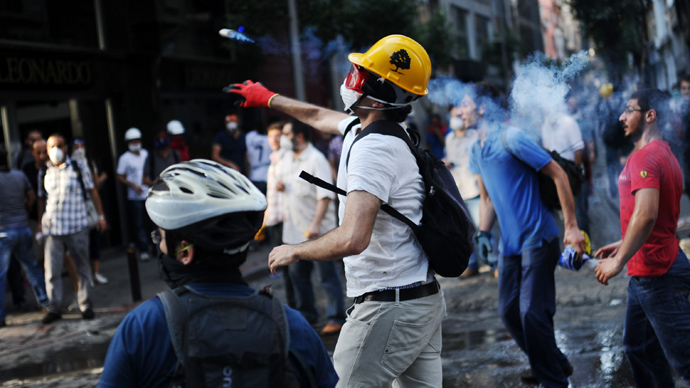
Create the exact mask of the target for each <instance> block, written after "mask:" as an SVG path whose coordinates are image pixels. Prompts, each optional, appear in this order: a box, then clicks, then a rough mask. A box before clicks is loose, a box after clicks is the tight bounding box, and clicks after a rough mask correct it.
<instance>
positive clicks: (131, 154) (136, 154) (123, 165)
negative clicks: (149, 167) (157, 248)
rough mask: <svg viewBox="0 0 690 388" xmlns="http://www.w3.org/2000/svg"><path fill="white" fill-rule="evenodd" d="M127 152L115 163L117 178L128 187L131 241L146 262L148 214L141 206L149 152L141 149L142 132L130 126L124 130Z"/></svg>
mask: <svg viewBox="0 0 690 388" xmlns="http://www.w3.org/2000/svg"><path fill="white" fill-rule="evenodd" d="M125 142H127V151H125V153H124V154H122V155H121V156H120V160H119V161H118V162H117V180H118V181H120V182H121V183H122V184H123V185H125V186H127V210H128V217H127V218H128V219H129V236H130V244H132V245H134V246H135V247H136V248H137V249H138V251H139V259H140V260H141V261H149V260H150V259H151V256H150V255H149V253H148V241H149V238H148V234H149V230H148V227H147V224H148V223H147V217H148V216H147V215H146V211H145V209H144V203H145V202H146V193H147V192H148V190H149V187H148V186H146V185H145V184H144V183H143V179H144V165H145V163H146V158H147V157H148V155H149V153H148V151H146V150H145V149H143V148H141V131H140V130H139V129H138V128H130V129H128V130H127V132H125Z"/></svg>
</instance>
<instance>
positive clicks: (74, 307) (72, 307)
mask: <svg viewBox="0 0 690 388" xmlns="http://www.w3.org/2000/svg"><path fill="white" fill-rule="evenodd" d="M77 310H79V301H77V299H76V298H75V299H74V300H73V301H72V303H70V304H69V307H67V311H77Z"/></svg>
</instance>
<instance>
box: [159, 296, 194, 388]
mask: <svg viewBox="0 0 690 388" xmlns="http://www.w3.org/2000/svg"><path fill="white" fill-rule="evenodd" d="M182 290H183V289H182ZM177 292H181V289H176V290H175V291H173V290H167V291H164V292H160V293H158V295H156V296H157V297H158V299H160V301H161V304H162V305H163V311H164V312H165V321H166V323H167V324H168V332H169V333H170V340H171V341H172V345H173V349H174V350H175V355H176V356H177V367H176V368H175V373H174V375H173V379H175V378H176V377H179V376H184V373H183V370H184V360H185V358H184V355H185V353H184V348H183V347H184V336H185V332H186V327H187V312H186V311H185V310H184V306H183V305H182V302H180V299H179V296H178V295H177Z"/></svg>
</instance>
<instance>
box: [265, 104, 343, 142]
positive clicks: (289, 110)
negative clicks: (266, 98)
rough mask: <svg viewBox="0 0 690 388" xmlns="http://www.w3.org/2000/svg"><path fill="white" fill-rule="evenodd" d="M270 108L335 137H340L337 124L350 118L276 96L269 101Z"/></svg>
mask: <svg viewBox="0 0 690 388" xmlns="http://www.w3.org/2000/svg"><path fill="white" fill-rule="evenodd" d="M270 108H271V109H275V110H277V111H279V112H283V113H285V114H287V115H290V116H292V117H294V118H296V119H297V120H299V121H301V122H303V123H305V124H308V125H309V126H311V127H313V128H316V129H318V130H319V131H322V132H327V133H332V134H335V135H340V131H338V123H339V122H341V121H343V120H344V119H346V118H348V117H351V116H349V115H348V114H346V113H344V112H338V111H335V110H332V109H327V108H323V107H320V106H318V105H314V104H310V103H308V102H303V101H299V100H295V99H293V98H289V97H285V96H281V95H277V96H275V97H274V98H273V99H272V100H271V104H270Z"/></svg>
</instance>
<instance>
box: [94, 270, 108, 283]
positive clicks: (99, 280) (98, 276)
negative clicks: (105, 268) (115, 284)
mask: <svg viewBox="0 0 690 388" xmlns="http://www.w3.org/2000/svg"><path fill="white" fill-rule="evenodd" d="M93 278H94V279H95V280H96V284H108V278H107V277H105V276H103V275H101V274H100V272H96V273H95V274H94V275H93Z"/></svg>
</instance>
